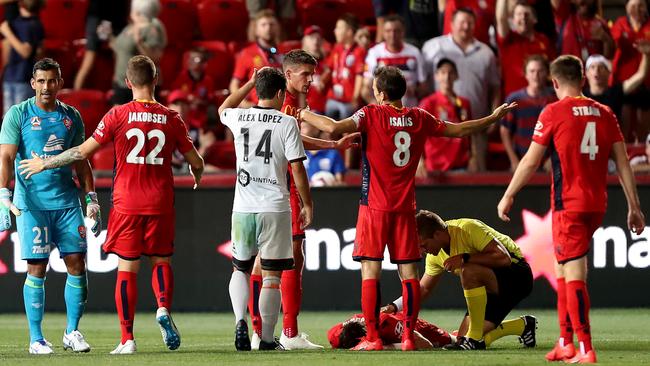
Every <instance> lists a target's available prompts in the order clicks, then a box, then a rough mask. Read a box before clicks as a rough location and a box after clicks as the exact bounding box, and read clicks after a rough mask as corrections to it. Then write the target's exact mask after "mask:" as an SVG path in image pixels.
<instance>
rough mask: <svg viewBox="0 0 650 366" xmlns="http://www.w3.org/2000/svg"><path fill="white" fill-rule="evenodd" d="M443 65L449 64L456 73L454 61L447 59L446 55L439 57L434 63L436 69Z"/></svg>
mask: <svg viewBox="0 0 650 366" xmlns="http://www.w3.org/2000/svg"><path fill="white" fill-rule="evenodd" d="M445 65H449V66H451V68H452V69H454V71H455V72H456V74H458V68H457V67H456V63H455V62H454V61H452V60H451V59H448V58H446V57H443V58H441V59H440V61H438V63H437V64H436V71H438V70H439V69H440V68H441V67H443V66H445Z"/></svg>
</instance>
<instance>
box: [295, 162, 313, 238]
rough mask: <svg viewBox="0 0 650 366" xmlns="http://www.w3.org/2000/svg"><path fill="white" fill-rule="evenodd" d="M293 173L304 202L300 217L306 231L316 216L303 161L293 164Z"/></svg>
mask: <svg viewBox="0 0 650 366" xmlns="http://www.w3.org/2000/svg"><path fill="white" fill-rule="evenodd" d="M291 172H292V173H293V180H294V182H295V183H296V188H297V189H298V193H299V194H300V200H301V201H302V209H301V210H300V216H301V218H302V227H301V228H302V229H304V228H306V227H307V226H309V225H310V224H311V221H312V218H313V216H314V204H313V202H312V200H311V192H310V191H309V179H308V178H307V172H306V171H305V165H304V164H303V163H302V160H297V161H292V162H291Z"/></svg>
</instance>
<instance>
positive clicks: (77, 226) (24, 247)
mask: <svg viewBox="0 0 650 366" xmlns="http://www.w3.org/2000/svg"><path fill="white" fill-rule="evenodd" d="M16 227H17V229H18V238H19V240H20V248H21V250H20V251H21V257H22V259H24V260H30V259H48V258H49V257H50V252H51V251H52V249H54V248H55V247H56V248H58V249H59V254H60V256H61V258H63V257H65V256H66V255H68V254H75V253H86V249H87V247H88V244H87V243H86V226H85V224H84V218H83V214H82V212H81V208H80V207H72V208H66V209H62V210H51V211H39V210H33V211H31V210H22V215H20V216H16Z"/></svg>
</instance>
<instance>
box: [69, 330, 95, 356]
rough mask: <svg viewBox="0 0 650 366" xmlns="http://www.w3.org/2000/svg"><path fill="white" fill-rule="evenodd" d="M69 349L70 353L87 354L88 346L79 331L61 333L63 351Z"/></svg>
mask: <svg viewBox="0 0 650 366" xmlns="http://www.w3.org/2000/svg"><path fill="white" fill-rule="evenodd" d="M69 349H71V350H72V352H89V351H90V345H89V344H88V342H86V339H84V336H83V334H81V332H80V331H78V330H74V331H72V332H71V333H70V334H66V333H65V332H63V350H64V351H67V350H69Z"/></svg>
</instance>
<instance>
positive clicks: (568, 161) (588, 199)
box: [533, 97, 623, 212]
mask: <svg viewBox="0 0 650 366" xmlns="http://www.w3.org/2000/svg"><path fill="white" fill-rule="evenodd" d="M622 140H623V135H622V134H621V130H620V128H619V127H618V121H617V120H616V116H615V115H614V113H613V112H612V110H611V109H610V108H609V107H607V106H605V105H603V104H600V103H598V102H596V101H595V100H593V99H589V98H585V97H566V98H564V99H562V100H560V101H558V102H555V103H551V104H549V105H547V106H546V108H544V110H543V111H542V113H541V114H540V116H539V120H538V122H537V125H536V126H535V131H534V133H533V141H535V142H536V143H538V144H542V145H544V146H548V147H549V148H550V153H551V163H552V164H553V169H552V172H551V173H552V177H553V183H552V185H551V207H552V209H553V210H554V211H561V210H566V211H576V212H604V211H605V209H606V208H607V190H606V188H607V164H608V160H609V155H610V153H611V151H612V145H614V143H615V142H618V141H622Z"/></svg>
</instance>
